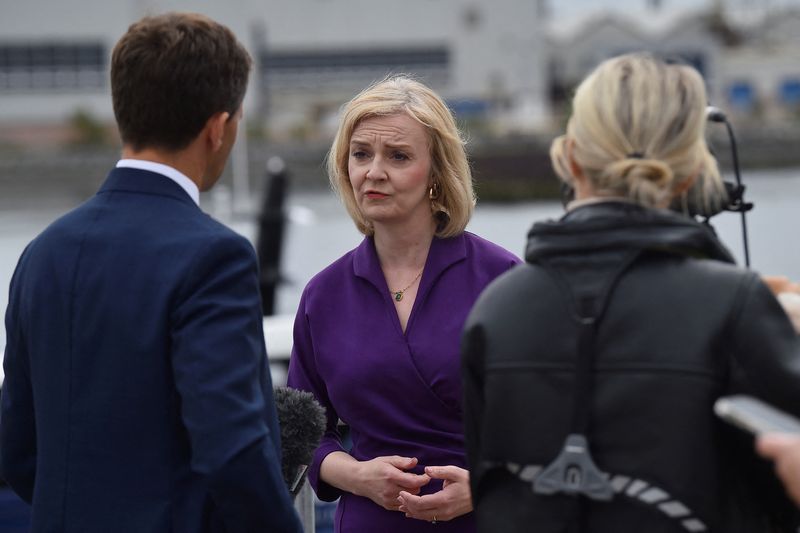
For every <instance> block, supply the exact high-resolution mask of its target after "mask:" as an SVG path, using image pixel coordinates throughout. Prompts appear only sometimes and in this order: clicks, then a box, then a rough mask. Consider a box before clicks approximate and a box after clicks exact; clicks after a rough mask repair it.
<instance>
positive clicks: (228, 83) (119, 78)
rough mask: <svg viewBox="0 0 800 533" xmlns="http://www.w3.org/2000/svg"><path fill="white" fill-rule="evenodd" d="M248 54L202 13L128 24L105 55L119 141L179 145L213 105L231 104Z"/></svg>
mask: <svg viewBox="0 0 800 533" xmlns="http://www.w3.org/2000/svg"><path fill="white" fill-rule="evenodd" d="M251 64H252V60H251V59H250V55H249V54H248V53H247V51H246V50H245V49H244V47H243V46H242V45H241V44H240V43H239V42H238V41H237V40H236V37H235V36H234V35H233V33H232V32H231V31H230V30H229V29H228V28H227V27H225V26H223V25H222V24H219V23H217V22H215V21H213V20H211V19H209V18H208V17H205V16H203V15H198V14H190V13H168V14H165V15H159V16H153V17H145V18H143V19H142V20H140V21H139V22H136V23H134V24H132V25H131V26H130V28H128V31H127V33H125V35H123V36H122V38H121V39H120V40H119V42H118V43H117V45H116V46H115V47H114V52H113V54H112V56H111V95H112V99H113V102H114V115H115V116H116V119H117V124H118V126H119V131H120V136H121V137H122V141H123V142H124V143H125V144H127V145H130V146H131V147H132V148H133V149H134V150H141V149H143V148H161V149H166V150H171V151H175V150H180V149H182V148H185V147H186V146H187V145H188V144H189V143H190V142H191V141H192V139H194V138H195V137H196V136H197V134H198V133H200V131H201V130H202V129H203V127H204V126H205V124H206V121H208V119H209V118H210V117H211V116H212V115H214V114H215V113H219V112H224V111H227V112H228V113H230V114H231V116H233V115H234V114H235V113H236V111H238V109H239V106H240V105H241V104H242V100H243V99H244V94H245V91H246V90H247V78H248V75H249V73H250V67H251Z"/></svg>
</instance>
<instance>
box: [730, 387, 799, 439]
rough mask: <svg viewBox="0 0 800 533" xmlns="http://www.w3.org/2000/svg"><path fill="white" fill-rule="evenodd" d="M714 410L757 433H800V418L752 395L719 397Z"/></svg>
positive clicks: (733, 422)
mask: <svg viewBox="0 0 800 533" xmlns="http://www.w3.org/2000/svg"><path fill="white" fill-rule="evenodd" d="M714 412H715V413H716V414H717V416H719V417H720V418H722V419H723V420H725V421H727V422H730V423H731V424H733V425H735V426H738V427H740V428H742V429H744V430H747V431H749V432H751V433H753V434H755V435H758V434H761V433H797V434H800V420H798V419H797V418H795V417H794V416H792V415H790V414H789V413H785V412H783V411H781V410H780V409H778V408H776V407H773V406H771V405H769V404H768V403H766V402H763V401H761V400H759V399H758V398H754V397H752V396H746V395H735V396H724V397H722V398H719V399H718V400H717V401H716V402H715V403H714Z"/></svg>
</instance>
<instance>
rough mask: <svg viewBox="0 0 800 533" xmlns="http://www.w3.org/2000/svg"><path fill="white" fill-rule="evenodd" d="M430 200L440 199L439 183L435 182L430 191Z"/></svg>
mask: <svg viewBox="0 0 800 533" xmlns="http://www.w3.org/2000/svg"><path fill="white" fill-rule="evenodd" d="M428 198H429V199H430V200H438V199H439V183H438V182H436V181H434V182H433V185H431V188H430V189H428Z"/></svg>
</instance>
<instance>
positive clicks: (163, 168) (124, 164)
mask: <svg viewBox="0 0 800 533" xmlns="http://www.w3.org/2000/svg"><path fill="white" fill-rule="evenodd" d="M117 168H137V169H139V170H149V171H150V172H155V173H156V174H161V175H162V176H164V177H167V178H169V179H171V180H172V181H174V182H175V183H177V184H178V185H180V186H181V188H182V189H183V190H184V191H186V194H188V195H189V197H190V198H191V199H192V200H193V201H194V203H195V204H197V205H200V189H199V188H198V187H197V184H196V183H195V182H193V181H192V180H191V179H189V177H188V176H186V174H184V173H183V172H181V171H179V170H177V169H175V168H172V167H171V166H169V165H165V164H163V163H156V162H155V161H145V160H143V159H120V160H119V161H118V162H117Z"/></svg>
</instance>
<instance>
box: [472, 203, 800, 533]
mask: <svg viewBox="0 0 800 533" xmlns="http://www.w3.org/2000/svg"><path fill="white" fill-rule="evenodd" d="M526 259H527V263H526V264H523V265H519V266H518V267H516V268H515V269H513V270H511V271H509V272H508V273H506V274H505V275H503V276H501V277H500V278H498V279H497V280H496V281H495V282H493V283H492V284H491V285H490V286H489V287H488V288H487V289H486V291H485V292H484V293H483V295H482V296H481V297H480V299H479V300H478V302H477V303H476V305H475V308H474V309H473V311H472V313H471V315H470V317H469V318H468V320H467V323H466V328H465V332H464V337H463V349H462V354H463V373H464V394H465V404H464V405H465V423H466V444H467V453H468V458H469V464H470V470H471V471H472V478H471V483H472V491H473V501H474V504H475V506H476V510H477V518H478V524H479V530H480V531H486V532H489V531H491V532H495V531H497V532H504V533H506V532H509V533H510V532H515V531H520V532H522V531H525V532H528V531H530V532H536V533H549V532H561V531H590V532H598V533H624V532H647V533H654V532H661V531H664V532H668V531H673V532H678V531H714V532H725V533H729V532H737V531H742V532H763V531H789V530H791V528H790V526H789V524H790V523H792V521H793V520H794V519H795V517H794V508H793V506H792V505H791V504H790V503H789V502H788V500H787V499H786V498H785V497H784V495H783V491H782V489H781V487H780V485H779V484H778V482H777V480H776V479H775V478H774V476H773V475H772V471H771V466H770V465H769V464H767V463H766V462H765V461H762V460H761V459H759V458H757V457H756V455H755V452H754V450H753V439H752V437H750V436H748V435H745V434H744V433H742V432H740V431H739V430H736V429H734V428H731V427H729V426H727V425H726V424H725V423H724V422H720V421H719V420H717V419H716V418H715V416H714V414H713V412H712V405H713V403H714V401H715V399H717V398H718V397H720V396H722V395H726V394H730V393H735V392H748V393H751V394H755V395H757V396H760V397H762V398H764V399H766V400H768V401H770V402H771V403H773V404H775V405H777V406H780V407H782V408H784V409H786V410H788V411H790V412H792V413H794V414H796V415H800V359H798V356H799V355H800V344H799V343H798V337H797V335H796V334H795V332H794V329H793V328H792V325H791V323H790V321H789V320H788V318H787V317H786V315H785V313H784V312H783V310H782V309H781V307H780V306H779V304H778V302H777V300H776V299H775V298H774V297H773V295H772V294H771V293H770V291H769V289H768V288H767V287H766V286H765V285H764V284H763V283H762V282H761V280H760V278H759V277H758V275H757V274H755V273H753V272H751V271H746V270H743V269H741V268H737V267H736V266H734V265H733V264H732V263H733V260H732V258H731V256H730V254H729V253H728V251H727V250H726V249H725V248H724V247H723V246H722V245H721V244H720V242H719V241H718V240H717V239H716V237H715V236H714V234H713V232H712V231H711V230H710V228H708V227H706V226H704V225H702V224H699V223H696V222H694V221H692V220H690V219H688V218H685V217H682V216H680V215H676V214H673V213H670V212H666V211H662V210H654V209H646V208H642V207H639V206H636V205H633V204H629V203H623V202H604V203H598V204H591V205H586V206H583V207H579V208H577V209H575V210H574V211H572V212H570V213H568V214H567V215H566V216H564V217H563V218H562V219H561V220H560V221H557V222H545V223H539V224H536V225H534V227H533V229H532V230H531V232H530V234H529V241H528V247H527V251H526ZM579 316H584V317H586V316H595V317H599V318H598V321H597V327H596V329H595V330H594V331H595V333H594V335H595V337H594V339H593V340H592V341H591V342H590V345H591V348H590V349H589V350H588V352H589V353H590V359H591V362H592V368H591V371H590V373H589V374H588V375H589V376H590V380H589V382H588V383H589V386H586V387H584V386H582V390H583V392H578V391H576V375H577V372H576V360H577V354H578V352H579V350H578V338H579V334H578V332H579V328H580V326H579V324H580V319H579ZM576 400H577V401H579V402H581V406H582V407H581V408H580V409H579V410H578V411H575V410H574V409H573V403H575V402H576ZM576 412H580V413H581V414H583V415H587V419H588V428H586V427H584V428H583V430H584V431H582V432H584V433H586V434H587V437H588V444H589V449H590V451H591V454H592V456H593V458H594V461H595V463H596V464H597V466H598V468H599V469H600V470H601V471H602V472H605V473H607V474H608V476H609V478H608V479H609V482H610V483H611V485H612V486H613V488H614V495H613V499H612V500H611V501H609V502H600V501H595V500H589V499H587V498H585V497H577V496H570V495H563V494H562V495H549V496H545V495H538V494H534V492H533V491H532V483H533V480H534V479H535V474H536V473H537V468H536V467H538V466H546V465H548V464H551V463H552V461H553V460H554V459H555V458H556V457H557V456H558V454H559V452H560V451H561V449H562V447H563V445H564V440H565V437H566V436H567V434H568V433H573V432H575V426H574V425H573V424H575V422H573V420H574V419H575V417H576ZM577 419H578V420H580V415H578V418H577ZM526 467H527V468H526Z"/></svg>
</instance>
